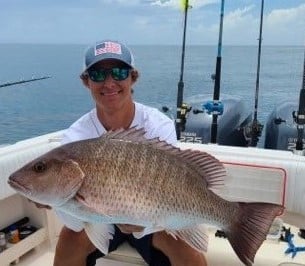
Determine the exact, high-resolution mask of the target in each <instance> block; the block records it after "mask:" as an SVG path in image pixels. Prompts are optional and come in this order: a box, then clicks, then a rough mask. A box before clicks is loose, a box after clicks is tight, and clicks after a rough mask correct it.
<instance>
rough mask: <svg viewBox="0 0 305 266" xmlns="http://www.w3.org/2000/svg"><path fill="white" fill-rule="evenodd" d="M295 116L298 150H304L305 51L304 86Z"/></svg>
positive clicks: (304, 65)
mask: <svg viewBox="0 0 305 266" xmlns="http://www.w3.org/2000/svg"><path fill="white" fill-rule="evenodd" d="M293 117H294V120H295V122H296V123H297V131H298V137H297V142H296V147H295V148H296V151H303V146H304V145H303V144H304V141H303V134H304V125H305V53H304V64H303V81H302V88H301V90H300V98H299V110H298V112H297V114H295V112H293Z"/></svg>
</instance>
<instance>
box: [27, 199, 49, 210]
mask: <svg viewBox="0 0 305 266" xmlns="http://www.w3.org/2000/svg"><path fill="white" fill-rule="evenodd" d="M28 201H29V202H31V203H34V204H35V206H36V207H37V208H39V209H43V208H44V209H48V210H51V209H52V207H51V206H49V205H44V204H40V203H37V202H35V201H32V200H30V199H28Z"/></svg>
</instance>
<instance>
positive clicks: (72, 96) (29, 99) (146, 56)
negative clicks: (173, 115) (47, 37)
mask: <svg viewBox="0 0 305 266" xmlns="http://www.w3.org/2000/svg"><path fill="white" fill-rule="evenodd" d="M85 48H86V46H84V45H35V44H0V59H1V62H2V64H1V67H0V68H1V72H0V84H2V83H6V82H12V81H18V80H21V79H28V78H32V77H41V76H45V75H49V76H51V78H49V79H45V80H41V81H35V82H30V83H25V84H20V85H14V86H10V87H2V88H0V144H4V143H14V142H16V141H19V140H22V139H26V138H30V137H34V136H38V135H41V134H46V133H49V132H53V131H56V130H60V129H64V128H67V127H68V126H69V125H70V124H71V123H72V122H74V121H75V120H76V119H77V118H79V117H80V116H81V115H82V114H84V113H85V112H87V111H88V110H90V109H91V108H92V107H93V106H94V104H93V102H92V100H91V97H90V94H89V92H88V90H87V89H86V88H85V87H83V85H82V84H81V82H80V80H79V73H80V72H81V69H82V64H83V53H84V49H85ZM131 48H132V50H133V52H134V55H135V61H136V66H137V68H138V69H139V71H140V79H139V81H138V82H137V84H136V85H135V87H134V91H135V93H134V98H135V100H137V101H139V102H143V103H145V104H148V105H151V106H155V107H157V108H161V107H162V106H164V105H166V106H168V107H170V108H172V109H173V110H175V105H176V100H177V84H178V81H179V77H180V63H181V47H180V46H131ZM216 54H217V47H216V46H187V47H186V51H185V68H184V78H183V80H184V97H190V96H193V95H196V94H212V93H213V88H214V83H213V81H212V80H211V78H210V77H211V74H212V73H214V71H215V64H216ZM303 61H304V47H302V46H263V47H262V55H261V71H260V92H259V104H258V118H259V120H260V121H261V122H262V123H264V122H265V121H266V118H267V116H268V114H269V113H270V112H271V111H272V109H273V108H274V107H275V106H276V105H278V104H279V103H280V102H282V101H288V100H289V101H291V100H294V101H296V102H298V98H299V91H300V89H301V86H302V75H303ZM256 69H257V47H256V46H224V47H223V49H222V74H221V92H220V94H230V95H237V96H239V97H241V98H242V99H244V101H245V102H246V104H247V105H248V106H249V109H251V110H252V109H253V108H254V95H255V86H256V85H255V83H256Z"/></svg>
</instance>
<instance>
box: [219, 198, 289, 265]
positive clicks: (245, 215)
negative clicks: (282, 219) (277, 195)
mask: <svg viewBox="0 0 305 266" xmlns="http://www.w3.org/2000/svg"><path fill="white" fill-rule="evenodd" d="M239 207H240V208H239V213H238V214H237V215H236V218H235V222H233V223H231V224H230V225H229V226H228V227H227V228H226V229H223V230H224V232H225V234H226V236H227V237H228V240H229V242H230V244H231V245H232V247H233V249H234V251H235V252H236V254H237V256H238V257H239V259H240V260H241V261H242V262H243V263H244V264H245V265H247V266H250V265H252V263H253V261H254V256H255V254H256V252H257V250H258V249H259V247H260V246H261V244H262V243H263V241H264V240H265V239H266V236H267V234H268V232H269V229H270V226H271V224H272V222H273V220H274V218H275V217H276V216H277V215H280V214H281V213H282V212H283V209H284V207H283V206H280V205H277V204H272V203H259V202H258V203H239Z"/></svg>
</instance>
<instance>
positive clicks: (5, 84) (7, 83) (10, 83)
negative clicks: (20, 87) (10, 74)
mask: <svg viewBox="0 0 305 266" xmlns="http://www.w3.org/2000/svg"><path fill="white" fill-rule="evenodd" d="M48 78H51V77H50V76H43V77H40V78H31V79H25V80H19V81H13V82H6V83H2V84H0V88H2V87H8V86H13V85H17V84H22V83H27V82H32V81H37V80H42V79H48Z"/></svg>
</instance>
